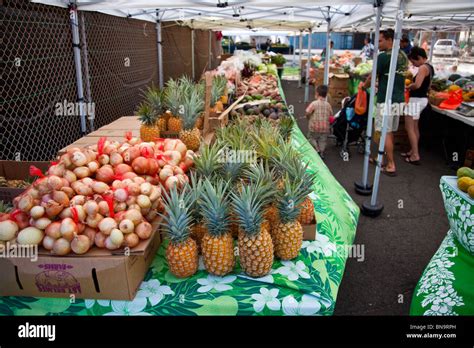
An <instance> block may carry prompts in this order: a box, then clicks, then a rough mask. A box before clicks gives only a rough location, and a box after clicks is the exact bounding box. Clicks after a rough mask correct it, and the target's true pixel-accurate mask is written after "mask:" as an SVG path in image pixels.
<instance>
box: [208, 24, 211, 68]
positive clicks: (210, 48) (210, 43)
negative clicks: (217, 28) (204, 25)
mask: <svg viewBox="0 0 474 348" xmlns="http://www.w3.org/2000/svg"><path fill="white" fill-rule="evenodd" d="M211 69H212V30H209V67H208V70H211Z"/></svg>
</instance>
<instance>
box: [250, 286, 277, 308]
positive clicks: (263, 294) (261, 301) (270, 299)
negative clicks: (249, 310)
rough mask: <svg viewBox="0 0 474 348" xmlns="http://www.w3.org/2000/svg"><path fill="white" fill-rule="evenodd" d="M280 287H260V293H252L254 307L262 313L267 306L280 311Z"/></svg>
mask: <svg viewBox="0 0 474 348" xmlns="http://www.w3.org/2000/svg"><path fill="white" fill-rule="evenodd" d="M278 292H279V290H278V289H271V290H268V289H267V288H260V294H252V299H254V300H255V302H254V303H253V309H254V310H255V312H257V313H260V312H261V311H263V309H264V308H265V306H267V307H268V308H269V309H270V310H272V311H278V310H280V308H281V303H280V300H279V299H278Z"/></svg>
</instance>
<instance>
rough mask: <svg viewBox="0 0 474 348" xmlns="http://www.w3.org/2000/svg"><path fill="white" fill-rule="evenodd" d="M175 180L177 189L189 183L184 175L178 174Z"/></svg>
mask: <svg viewBox="0 0 474 348" xmlns="http://www.w3.org/2000/svg"><path fill="white" fill-rule="evenodd" d="M176 178H177V179H178V187H179V188H182V187H184V185H185V184H186V183H187V182H188V181H189V179H188V177H187V176H186V175H184V174H178V175H176Z"/></svg>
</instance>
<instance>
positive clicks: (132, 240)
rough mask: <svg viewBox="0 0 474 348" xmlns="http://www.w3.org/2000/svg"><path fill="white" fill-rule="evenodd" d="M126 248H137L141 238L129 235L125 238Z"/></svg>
mask: <svg viewBox="0 0 474 348" xmlns="http://www.w3.org/2000/svg"><path fill="white" fill-rule="evenodd" d="M123 242H124V246H127V247H129V248H135V247H136V246H137V245H138V243H140V238H139V237H138V236H137V234H136V233H129V234H126V235H125V236H124V241H123Z"/></svg>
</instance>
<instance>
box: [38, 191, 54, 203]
mask: <svg viewBox="0 0 474 348" xmlns="http://www.w3.org/2000/svg"><path fill="white" fill-rule="evenodd" d="M51 200H53V196H52V195H50V194H49V193H48V194H46V195H44V196H43V197H41V202H42V203H48V202H49V201H51Z"/></svg>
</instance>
